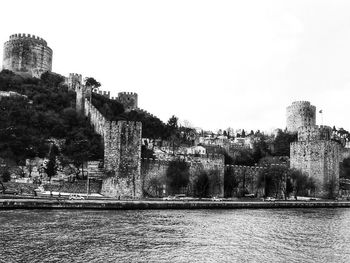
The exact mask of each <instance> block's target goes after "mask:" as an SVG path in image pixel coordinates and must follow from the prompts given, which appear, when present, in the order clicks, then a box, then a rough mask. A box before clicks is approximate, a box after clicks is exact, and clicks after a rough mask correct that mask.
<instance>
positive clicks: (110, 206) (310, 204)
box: [0, 199, 350, 210]
mask: <svg viewBox="0 0 350 263" xmlns="http://www.w3.org/2000/svg"><path fill="white" fill-rule="evenodd" d="M337 207H347V208H350V202H349V201H276V202H261V201H255V202H254V201H251V202H237V201H222V202H213V201H149V200H142V201H119V200H58V199H0V209H97V210H137V209H143V210H145V209H270V208H337Z"/></svg>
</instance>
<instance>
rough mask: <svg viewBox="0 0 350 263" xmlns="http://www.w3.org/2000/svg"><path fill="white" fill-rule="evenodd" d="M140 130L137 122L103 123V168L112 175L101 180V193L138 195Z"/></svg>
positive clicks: (111, 195) (107, 194)
mask: <svg viewBox="0 0 350 263" xmlns="http://www.w3.org/2000/svg"><path fill="white" fill-rule="evenodd" d="M141 131H142V124H141V122H133V121H130V122H129V121H118V122H106V123H105V129H104V136H103V138H104V169H105V171H106V172H107V173H108V172H109V173H112V174H113V176H112V177H110V178H107V179H105V180H104V181H103V185H102V191H101V193H102V194H103V195H105V196H110V197H123V198H125V197H131V198H141V197H142V183H141Z"/></svg>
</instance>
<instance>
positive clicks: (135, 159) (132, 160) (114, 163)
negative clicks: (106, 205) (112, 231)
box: [76, 88, 142, 198]
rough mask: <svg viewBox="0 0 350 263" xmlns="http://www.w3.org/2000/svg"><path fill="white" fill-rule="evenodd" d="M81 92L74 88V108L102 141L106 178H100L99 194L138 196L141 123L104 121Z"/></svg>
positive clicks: (139, 188)
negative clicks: (75, 98) (82, 113)
mask: <svg viewBox="0 0 350 263" xmlns="http://www.w3.org/2000/svg"><path fill="white" fill-rule="evenodd" d="M79 92H80V94H79ZM83 92H84V90H83V89H80V88H78V89H76V93H77V110H80V111H81V110H83V112H84V115H85V116H88V117H89V119H90V123H91V125H92V126H93V127H94V130H95V132H96V133H97V134H100V135H101V137H102V139H103V144H104V171H105V173H106V174H107V175H108V177H107V178H104V179H103V183H102V189H101V193H102V194H103V195H105V196H109V197H120V198H141V197H142V185H141V132H142V124H141V122H128V121H118V122H115V121H109V120H107V119H106V118H105V117H104V116H103V115H102V114H101V113H100V112H99V111H98V110H97V109H96V108H95V107H94V106H93V105H91V104H90V102H89V100H88V99H87V98H85V95H84V93H83ZM81 99H83V101H84V103H82V102H81ZM78 100H79V101H78ZM79 104H80V105H79Z"/></svg>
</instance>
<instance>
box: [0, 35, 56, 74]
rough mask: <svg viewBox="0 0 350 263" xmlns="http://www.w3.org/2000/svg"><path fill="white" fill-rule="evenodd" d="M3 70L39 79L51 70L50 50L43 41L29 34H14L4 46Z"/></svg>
mask: <svg viewBox="0 0 350 263" xmlns="http://www.w3.org/2000/svg"><path fill="white" fill-rule="evenodd" d="M3 69H8V70H11V71H13V72H15V73H17V74H20V75H24V76H31V77H40V76H41V74H42V73H44V72H46V71H51V70H52V49H51V48H50V47H48V46H47V43H46V41H45V40H44V39H42V38H40V37H37V36H34V35H30V34H14V35H11V36H10V39H9V40H8V41H6V42H5V44H4V55H3Z"/></svg>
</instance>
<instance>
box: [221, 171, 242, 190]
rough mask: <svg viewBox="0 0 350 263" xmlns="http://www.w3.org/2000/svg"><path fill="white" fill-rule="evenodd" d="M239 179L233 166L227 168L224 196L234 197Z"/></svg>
mask: <svg viewBox="0 0 350 263" xmlns="http://www.w3.org/2000/svg"><path fill="white" fill-rule="evenodd" d="M238 185H239V181H238V178H237V175H236V173H235V170H234V169H233V168H232V167H228V168H227V169H225V173H224V196H225V197H232V196H233V194H234V191H235V189H237V187H238Z"/></svg>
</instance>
